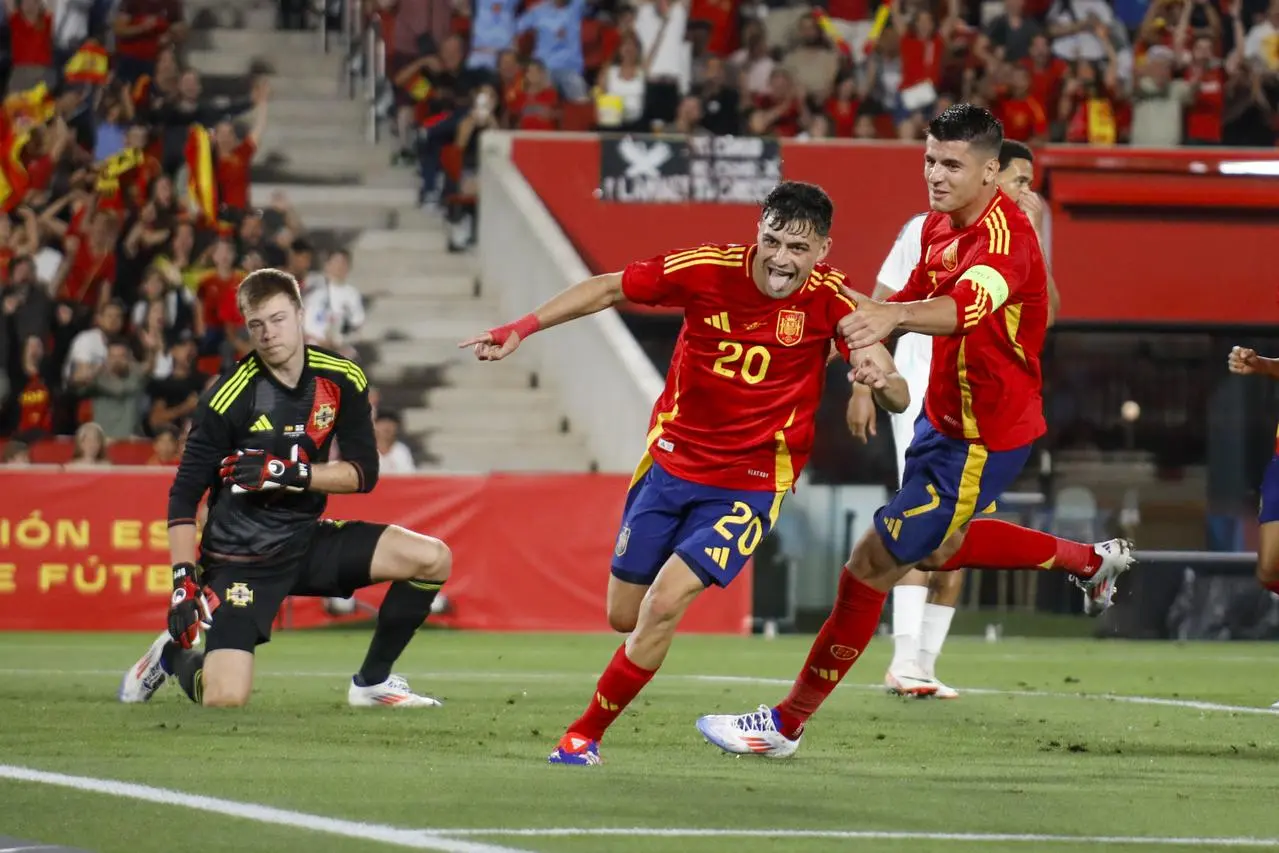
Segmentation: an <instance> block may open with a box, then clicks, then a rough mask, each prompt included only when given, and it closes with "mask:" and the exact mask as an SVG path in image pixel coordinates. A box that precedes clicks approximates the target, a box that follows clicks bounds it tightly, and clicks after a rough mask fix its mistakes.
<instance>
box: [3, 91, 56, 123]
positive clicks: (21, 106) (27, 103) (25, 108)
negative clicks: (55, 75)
mask: <svg viewBox="0 0 1279 853" xmlns="http://www.w3.org/2000/svg"><path fill="white" fill-rule="evenodd" d="M4 112H5V115H6V116H8V118H9V120H10V121H13V122H16V121H18V120H19V119H24V118H25V119H28V120H29V121H31V122H32V123H33V124H44V123H46V122H47V121H49V120H50V119H52V118H53V115H54V113H55V112H57V105H56V104H55V103H54V101H53V95H51V94H50V93H49V87H48V86H46V85H45V84H43V83H37V84H36V85H35V86H34V87H33V88H30V89H27V90H25V91H22V92H15V93H14V94H12V95H10V96H9V97H7V98H5V99H4Z"/></svg>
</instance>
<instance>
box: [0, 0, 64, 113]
mask: <svg viewBox="0 0 1279 853" xmlns="http://www.w3.org/2000/svg"><path fill="white" fill-rule="evenodd" d="M5 10H6V11H7V12H8V18H9V41H10V48H9V50H10V62H12V64H13V68H12V70H11V71H10V72H9V92H10V93H13V92H25V91H26V90H27V89H31V88H33V87H34V86H36V85H37V84H38V83H44V84H45V85H46V86H48V87H49V88H50V89H52V88H53V84H54V83H55V82H56V81H57V74H56V73H55V71H54V68H53V15H52V14H51V13H50V12H49V10H48V9H47V8H45V5H44V3H43V2H42V1H41V0H18V2H17V3H15V2H14V0H5Z"/></svg>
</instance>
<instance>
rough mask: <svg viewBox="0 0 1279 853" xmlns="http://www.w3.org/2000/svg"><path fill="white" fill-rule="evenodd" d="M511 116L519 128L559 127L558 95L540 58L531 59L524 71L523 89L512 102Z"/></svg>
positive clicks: (540, 128)
mask: <svg viewBox="0 0 1279 853" xmlns="http://www.w3.org/2000/svg"><path fill="white" fill-rule="evenodd" d="M512 107H513V109H512V112H511V117H512V121H513V123H514V125H515V127H517V128H519V129H520V130H555V129H556V128H557V127H559V123H560V118H559V113H560V96H559V95H558V94H557V93H556V91H555V87H554V86H552V85H551V78H550V74H549V73H547V70H546V66H545V65H543V64H542V62H541V60H538V59H531V60H529V63H528V70H526V71H525V72H524V91H522V92H520V93H519V96H518V97H517V98H516V99H515V103H514V104H512Z"/></svg>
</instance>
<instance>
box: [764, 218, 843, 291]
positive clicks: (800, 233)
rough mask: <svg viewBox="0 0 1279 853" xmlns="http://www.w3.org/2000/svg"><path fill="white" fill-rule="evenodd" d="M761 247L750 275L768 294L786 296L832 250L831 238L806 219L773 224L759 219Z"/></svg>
mask: <svg viewBox="0 0 1279 853" xmlns="http://www.w3.org/2000/svg"><path fill="white" fill-rule="evenodd" d="M756 243H757V244H758V246H759V248H758V250H757V251H756V253H755V264H754V268H753V269H752V270H751V274H752V275H753V277H754V279H755V285H756V286H757V287H758V288H759V289H760V291H761V292H762V293H763V294H764V295H765V296H770V297H772V298H773V299H785V298H786V297H788V296H790V295H791V294H792V293H794V292H795V291H796V290H799V288H800V286H802V285H803V284H804V282H805V281H807V280H808V274H809V273H811V272H812V271H813V265H814V264H816V263H817V262H818V261H820V260H822V259H823V258H825V257H826V253H827V252H829V251H830V237H822V236H821V235H819V234H818V233H817V232H815V231H814V230H813V227H812V225H810V224H809V223H807V222H803V223H795V224H787V225H780V224H779V227H773V225H770V224H769V223H768V222H765V221H762V220H761V221H760V223H759V234H758V235H757V236H756Z"/></svg>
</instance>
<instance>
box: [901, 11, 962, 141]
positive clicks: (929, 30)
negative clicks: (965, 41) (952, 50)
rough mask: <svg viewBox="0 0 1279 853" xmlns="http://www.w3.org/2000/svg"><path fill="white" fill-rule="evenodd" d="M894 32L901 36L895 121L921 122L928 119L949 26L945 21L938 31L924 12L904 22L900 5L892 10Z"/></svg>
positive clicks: (935, 95) (936, 90)
mask: <svg viewBox="0 0 1279 853" xmlns="http://www.w3.org/2000/svg"><path fill="white" fill-rule="evenodd" d="M893 17H894V19H895V22H896V25H897V29H898V32H900V33H901V34H902V36H901V42H900V44H899V46H898V52H899V54H900V55H901V73H902V78H901V85H900V86H899V87H898V90H897V121H898V123H904V122H906V121H908V120H922V119H923V118H924V117H925V116H931V115H932V113H933V106H934V105H935V104H936V102H937V93H938V90H939V88H940V86H941V70H942V60H943V59H944V58H945V56H946V39H945V38H944V35H945V34H946V33H948V32H949V30H950V29H951V28H952V26H953V24H952V22H951V21H950V19H949V18H947V21H946V23H944V24H943V25H942V29H941V30H940V31H939V30H938V27H937V20H936V19H935V18H934V17H933V13H932V12H929V11H928V10H926V9H924V10H921V11H918V12H916V13H915V16H914V17H913V18H912V19H910V23H909V24H907V23H906V17H905V14H904V13H903V12H902V8H901V6H900V5H895V6H894V9H893Z"/></svg>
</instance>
